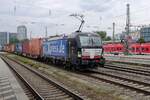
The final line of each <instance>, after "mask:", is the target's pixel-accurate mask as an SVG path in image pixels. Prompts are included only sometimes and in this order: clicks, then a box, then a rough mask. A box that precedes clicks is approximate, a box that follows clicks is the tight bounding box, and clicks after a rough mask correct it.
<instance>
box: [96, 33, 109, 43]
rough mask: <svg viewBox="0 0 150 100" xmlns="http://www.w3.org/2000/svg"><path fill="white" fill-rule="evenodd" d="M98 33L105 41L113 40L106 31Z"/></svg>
mask: <svg viewBox="0 0 150 100" xmlns="http://www.w3.org/2000/svg"><path fill="white" fill-rule="evenodd" d="M96 33H97V34H99V35H100V37H101V39H102V40H103V41H110V40H111V37H110V36H107V33H106V32H105V31H96Z"/></svg>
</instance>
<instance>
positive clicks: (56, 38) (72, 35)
mask: <svg viewBox="0 0 150 100" xmlns="http://www.w3.org/2000/svg"><path fill="white" fill-rule="evenodd" d="M78 35H85V36H87V35H88V36H91V35H92V36H99V35H98V34H96V33H94V32H73V33H71V34H68V35H66V34H61V35H54V36H50V37H49V38H46V39H45V40H48V41H50V40H58V39H67V38H75V37H76V36H78Z"/></svg>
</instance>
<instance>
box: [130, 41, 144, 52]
mask: <svg viewBox="0 0 150 100" xmlns="http://www.w3.org/2000/svg"><path fill="white" fill-rule="evenodd" d="M129 53H131V54H141V44H140V43H134V44H131V45H130V46H129Z"/></svg>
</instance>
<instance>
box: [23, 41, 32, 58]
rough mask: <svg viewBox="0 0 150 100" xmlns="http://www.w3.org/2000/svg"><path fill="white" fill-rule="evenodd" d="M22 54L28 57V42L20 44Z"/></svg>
mask: <svg viewBox="0 0 150 100" xmlns="http://www.w3.org/2000/svg"><path fill="white" fill-rule="evenodd" d="M22 54H23V55H24V56H30V42H29V40H25V41H23V42H22Z"/></svg>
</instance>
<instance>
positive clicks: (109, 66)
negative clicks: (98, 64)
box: [104, 64, 150, 76]
mask: <svg viewBox="0 0 150 100" xmlns="http://www.w3.org/2000/svg"><path fill="white" fill-rule="evenodd" d="M104 68H107V69H112V70H118V71H124V72H128V73H135V74H139V75H144V76H150V71H148V70H144V69H137V68H131V67H122V66H118V65H112V64H106V65H105V67H104Z"/></svg>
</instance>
